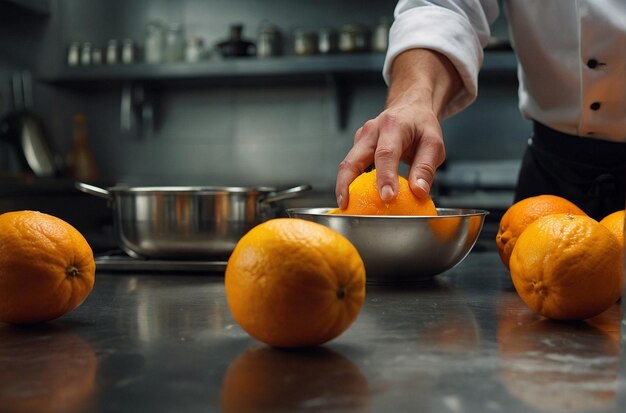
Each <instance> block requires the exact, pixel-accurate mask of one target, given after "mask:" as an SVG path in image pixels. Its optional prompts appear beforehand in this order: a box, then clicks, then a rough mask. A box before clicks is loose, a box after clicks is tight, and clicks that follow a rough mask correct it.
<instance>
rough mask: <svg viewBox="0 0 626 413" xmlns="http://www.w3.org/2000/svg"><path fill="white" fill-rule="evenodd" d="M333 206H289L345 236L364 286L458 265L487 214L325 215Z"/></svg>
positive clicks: (430, 275) (429, 274)
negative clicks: (358, 258)
mask: <svg viewBox="0 0 626 413" xmlns="http://www.w3.org/2000/svg"><path fill="white" fill-rule="evenodd" d="M331 209H332V208H291V209H287V213H288V214H289V216H290V217H292V218H301V219H305V220H308V221H313V222H317V223H319V224H322V225H325V226H327V227H329V228H331V229H333V230H335V231H337V232H339V233H340V234H342V235H344V236H345V237H346V238H348V239H349V240H350V241H351V242H352V244H354V246H355V247H356V249H357V250H358V251H359V254H360V255H361V258H362V259H363V262H364V263H365V270H366V275H367V282H368V283H375V284H389V283H406V282H415V281H422V280H427V279H431V278H433V277H434V276H436V275H437V274H441V273H443V272H444V271H447V270H449V269H451V268H452V267H454V266H455V265H457V264H458V263H460V262H461V261H462V260H463V259H464V258H465V257H466V256H467V254H468V253H469V252H470V251H471V249H472V247H473V246H474V244H475V243H476V240H477V239H478V235H479V234H480V232H481V230H482V227H483V222H484V220H485V216H486V215H487V214H488V213H489V212H488V211H484V210H479V209H452V208H437V212H438V215H437V216H432V217H429V216H375V215H334V214H332V215H329V214H328V211H330V210H331Z"/></svg>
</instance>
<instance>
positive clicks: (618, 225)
mask: <svg viewBox="0 0 626 413" xmlns="http://www.w3.org/2000/svg"><path fill="white" fill-rule="evenodd" d="M600 223H601V224H602V225H604V226H605V227H607V228H608V229H609V231H611V232H612V233H613V235H615V236H616V237H617V239H618V240H619V242H620V245H621V246H622V248H624V210H623V209H622V210H621V211H615V212H613V213H612V214H609V215H607V216H606V217H604V218H602V220H600Z"/></svg>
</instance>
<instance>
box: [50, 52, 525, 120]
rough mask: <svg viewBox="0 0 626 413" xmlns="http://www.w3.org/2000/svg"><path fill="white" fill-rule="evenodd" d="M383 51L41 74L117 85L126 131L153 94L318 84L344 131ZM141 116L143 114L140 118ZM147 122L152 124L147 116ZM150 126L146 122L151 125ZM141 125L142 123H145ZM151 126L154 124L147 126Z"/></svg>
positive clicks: (84, 84)
mask: <svg viewBox="0 0 626 413" xmlns="http://www.w3.org/2000/svg"><path fill="white" fill-rule="evenodd" d="M384 59H385V54H384V53H362V54H335V55H312V56H280V57H273V58H263V59H260V58H238V59H213V60H207V61H202V62H197V63H166V64H147V63H135V64H126V65H124V64H120V65H111V66H109V65H102V66H91V67H64V68H62V69H60V70H59V71H58V72H57V73H54V74H50V75H43V76H42V75H40V76H39V79H40V80H41V81H42V82H44V83H47V84H49V85H52V86H55V87H63V88H75V89H80V90H82V91H90V92H91V91H92V89H95V88H97V87H105V88H110V86H111V83H113V84H114V85H115V84H117V85H119V87H120V90H121V113H122V119H121V129H122V131H124V132H129V131H130V130H131V125H132V124H137V120H136V118H141V117H143V118H145V113H153V111H152V107H153V100H154V95H155V93H153V91H154V90H155V89H163V88H164V87H170V88H176V86H178V85H181V84H183V83H191V84H193V85H194V87H195V86H196V85H200V84H203V85H206V84H210V85H228V86H230V85H241V86H243V85H250V84H252V85H258V84H268V83H274V84H277V83H281V82H291V83H297V84H304V83H320V84H322V85H324V86H326V87H328V88H329V90H330V91H331V93H332V94H333V95H334V97H335V100H336V104H337V110H336V113H337V125H338V127H339V129H344V128H345V127H346V123H347V114H348V112H349V105H350V100H351V95H352V91H353V89H354V87H355V84H358V83H359V82H364V81H367V82H368V84H372V85H373V84H375V82H378V84H380V85H381V86H384V82H383V79H382V67H383V62H384ZM516 64H517V62H516V58H515V55H514V54H513V53H512V52H510V51H500V50H499V51H496V50H494V51H488V52H487V53H485V61H484V64H483V68H482V71H481V72H482V73H483V75H484V74H485V73H489V72H491V73H494V74H498V73H505V74H506V75H507V76H508V75H510V74H514V73H515V72H514V70H515V67H516ZM140 114H143V115H140ZM149 119H152V120H151V121H150V122H152V123H153V122H154V120H153V118H152V116H149ZM150 122H149V123H150ZM144 123H145V121H144ZM152 126H154V125H152Z"/></svg>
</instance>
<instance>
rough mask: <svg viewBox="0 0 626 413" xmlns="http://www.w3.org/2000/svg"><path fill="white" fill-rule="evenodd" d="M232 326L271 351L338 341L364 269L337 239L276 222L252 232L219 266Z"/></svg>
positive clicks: (306, 226)
mask: <svg viewBox="0 0 626 413" xmlns="http://www.w3.org/2000/svg"><path fill="white" fill-rule="evenodd" d="M225 286H226V298H227V300H228V306H229V308H230V310H231V313H232V316H233V318H234V319H235V321H236V322H237V323H238V324H239V325H240V326H241V328H243V329H244V330H245V331H246V332H248V334H250V335H251V336H253V337H255V338H256V339H258V340H260V341H263V342H265V343H267V344H269V345H271V346H274V347H308V346H315V345H318V344H322V343H325V342H327V341H329V340H332V339H333V338H335V337H337V336H339V335H340V334H341V333H342V332H343V331H345V330H346V329H347V328H348V327H349V326H350V324H351V323H352V322H353V321H354V320H355V319H356V317H357V315H358V313H359V311H360V309H361V306H362V305H363V301H364V299H365V266H364V264H363V260H362V259H361V256H360V255H359V253H358V251H357V250H356V248H355V247H354V246H353V245H352V243H350V241H348V239H346V238H345V237H344V236H343V235H341V234H339V233H338V232H336V231H334V230H332V229H330V228H328V227H325V226H323V225H321V224H317V223H314V222H310V221H305V220H301V219H296V218H277V219H273V220H269V221H266V222H264V223H262V224H260V225H257V226H256V227H254V228H252V229H251V230H250V231H249V232H248V233H247V234H246V235H244V236H243V237H242V238H241V239H240V240H239V242H238V243H237V245H236V246H235V249H234V250H233V253H232V254H231V256H230V258H229V260H228V264H227V267H226V275H225Z"/></svg>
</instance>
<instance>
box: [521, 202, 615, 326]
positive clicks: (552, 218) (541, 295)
mask: <svg viewBox="0 0 626 413" xmlns="http://www.w3.org/2000/svg"><path fill="white" fill-rule="evenodd" d="M510 265H511V268H510V269H511V279H512V281H513V284H514V285H515V289H516V290H517V293H518V294H519V296H520V297H521V298H522V300H523V301H524V302H525V303H526V305H528V307H530V309H532V310H533V311H535V312H536V313H538V314H540V315H542V316H544V317H548V318H552V319H557V320H583V319H587V318H590V317H593V316H596V315H598V314H600V313H602V312H603V311H605V310H606V309H608V308H609V307H610V306H611V305H613V304H614V303H615V302H616V301H617V299H618V298H619V296H620V289H621V283H622V272H623V270H622V262H621V246H620V245H619V242H618V241H617V239H616V238H615V237H614V236H613V235H612V234H611V233H610V231H609V230H608V229H607V228H606V227H604V226H603V225H600V224H599V223H598V222H597V221H596V220H594V219H593V218H590V217H588V216H586V215H571V214H553V215H547V216H545V217H541V218H539V219H537V220H536V221H535V222H533V223H532V224H530V225H529V226H528V227H527V228H526V229H525V230H524V232H523V233H522V234H521V235H520V236H519V238H518V239H517V242H516V244H515V248H513V253H512V254H511V261H510Z"/></svg>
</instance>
